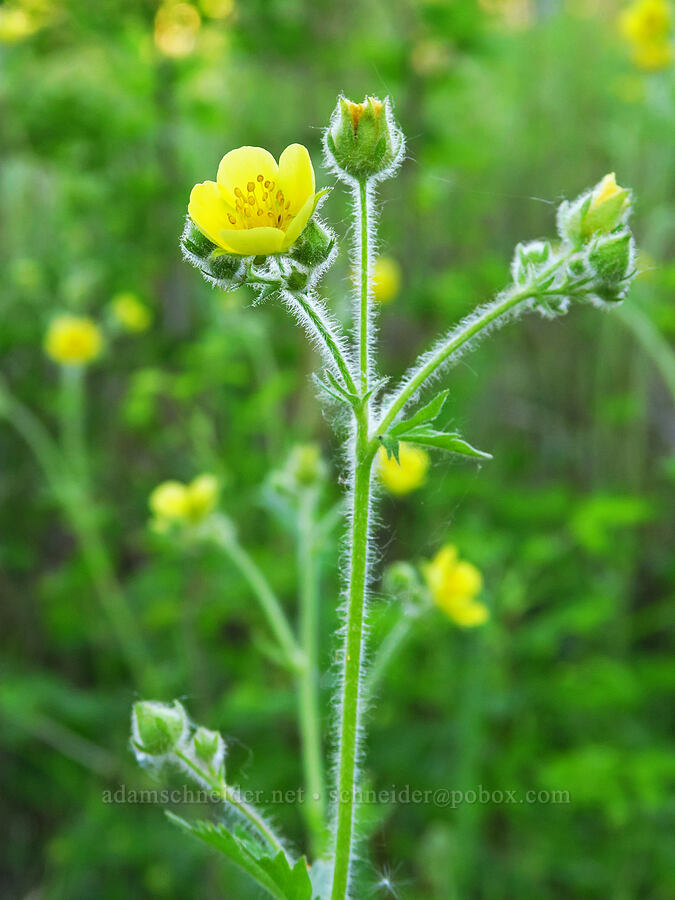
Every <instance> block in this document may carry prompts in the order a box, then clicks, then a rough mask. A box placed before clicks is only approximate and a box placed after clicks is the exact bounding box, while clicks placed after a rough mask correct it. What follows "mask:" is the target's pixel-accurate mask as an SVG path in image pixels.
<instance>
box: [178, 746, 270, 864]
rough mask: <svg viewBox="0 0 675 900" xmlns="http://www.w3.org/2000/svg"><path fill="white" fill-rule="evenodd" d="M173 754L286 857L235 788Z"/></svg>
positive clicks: (265, 825) (268, 827)
mask: <svg viewBox="0 0 675 900" xmlns="http://www.w3.org/2000/svg"><path fill="white" fill-rule="evenodd" d="M175 752H176V757H177V758H178V759H180V760H181V762H182V763H184V764H185V765H186V766H187V768H188V769H189V770H190V771H191V772H193V773H194V774H195V775H196V776H197V778H198V779H199V780H200V781H205V782H206V783H207V784H208V785H209V787H210V788H211V789H212V790H213V791H215V793H217V794H220V796H221V797H222V798H223V802H224V803H229V804H230V806H232V807H233V808H234V809H236V810H237V812H238V813H239V814H240V815H241V816H243V818H245V819H246V821H247V822H248V823H249V824H250V825H252V826H253V828H254V829H255V830H256V831H257V832H258V834H259V835H260V836H261V837H262V838H263V839H264V840H265V841H266V843H268V844H269V845H270V847H272V849H274V850H276V851H277V853H283V854H284V855H285V856H286V855H287V854H286V850H285V848H284V845H283V844H282V842H281V840H280V839H279V838H278V837H277V835H276V834H275V833H274V831H273V830H272V828H271V827H270V826H269V825H268V823H267V822H266V821H265V819H264V818H263V816H262V815H261V814H260V813H259V812H258V810H257V809H256V808H255V807H254V806H251V804H250V803H246V801H244V800H242V799H241V797H240V796H239V791H237V790H236V788H233V787H231V786H230V785H229V784H226V782H225V779H224V778H222V777H216V776H214V775H213V774H212V773H210V772H205V771H204V770H203V769H200V768H199V766H198V765H196V764H195V763H194V762H193V760H191V759H190V757H189V756H186V754H185V753H182V752H181V751H180V750H176V751H175Z"/></svg>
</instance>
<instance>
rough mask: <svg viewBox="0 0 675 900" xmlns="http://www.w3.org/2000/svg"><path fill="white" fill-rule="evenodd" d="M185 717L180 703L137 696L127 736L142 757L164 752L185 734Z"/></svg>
mask: <svg viewBox="0 0 675 900" xmlns="http://www.w3.org/2000/svg"><path fill="white" fill-rule="evenodd" d="M187 729H188V720H187V715H186V713H185V710H184V709H183V707H182V705H181V704H180V703H179V702H178V701H177V700H174V702H173V703H159V702H158V701H155V700H141V701H139V702H138V703H134V706H133V710H132V714H131V736H132V741H133V744H134V747H135V749H136V751H137V754H138V753H140V754H141V755H142V756H144V757H146V756H147V757H158V756H166V755H167V754H168V753H171V752H172V751H173V750H175V749H176V747H177V746H178V745H179V744H180V743H181V741H182V740H183V739H184V738H185V736H186V734H187Z"/></svg>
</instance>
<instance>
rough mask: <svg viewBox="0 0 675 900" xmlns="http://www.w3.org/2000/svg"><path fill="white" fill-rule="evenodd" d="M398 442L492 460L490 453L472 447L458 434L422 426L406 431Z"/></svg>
mask: <svg viewBox="0 0 675 900" xmlns="http://www.w3.org/2000/svg"><path fill="white" fill-rule="evenodd" d="M400 440H402V441H405V442H406V443H408V444H419V445H420V446H422V447H437V448H438V449H439V450H447V451H448V452H449V453H460V454H461V455H462V456H472V457H474V458H476V459H492V454H491V453H486V452H485V451H484V450H478V449H477V448H476V447H472V446H471V444H469V443H468V442H467V441H465V440H464V439H463V438H461V437H460V436H459V434H446V433H445V432H442V431H434V429H433V428H425V427H424V426H422V427H420V428H415V429H413V430H412V431H407V432H406V433H405V434H404V435H401V437H400Z"/></svg>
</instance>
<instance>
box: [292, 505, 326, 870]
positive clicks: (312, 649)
mask: <svg viewBox="0 0 675 900" xmlns="http://www.w3.org/2000/svg"><path fill="white" fill-rule="evenodd" d="M315 510H316V491H315V490H314V489H312V488H308V489H305V490H303V491H302V493H301V495H300V509H299V514H298V579H299V587H300V643H301V645H302V649H303V650H304V653H305V658H306V665H305V666H304V668H303V669H302V670H301V671H300V672H299V673H298V714H299V719H300V733H301V737H302V757H303V769H304V777H305V790H306V792H307V796H306V802H305V804H304V806H303V810H304V812H305V817H306V819H307V826H308V828H309V831H310V835H311V839H312V850H313V853H314V856H315V857H320V856H321V855H322V854H323V850H324V847H325V841H326V831H325V792H324V777H323V760H322V749H321V722H320V696H319V659H318V656H319V653H318V651H319V642H318V637H319V597H318V584H317V580H318V579H317V566H316V548H315V542H314V530H315Z"/></svg>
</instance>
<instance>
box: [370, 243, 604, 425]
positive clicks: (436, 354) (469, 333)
mask: <svg viewBox="0 0 675 900" xmlns="http://www.w3.org/2000/svg"><path fill="white" fill-rule="evenodd" d="M573 253H574V251H573V250H569V251H568V252H567V253H566V255H564V256H560V257H558V258H556V259H555V260H554V262H553V263H552V264H551V265H550V266H548V268H546V269H544V270H543V271H542V272H539V273H538V274H537V276H536V280H535V281H534V282H531V283H529V284H526V285H524V286H520V285H513V286H512V287H511V288H510V289H509V290H507V291H505V292H504V293H503V294H502V295H501V296H499V297H497V299H496V300H493V301H492V303H489V304H488V305H487V306H485V307H484V308H483V309H482V310H481V312H480V313H479V314H474V315H471V316H469V317H468V318H467V319H465V320H464V322H460V323H459V325H458V326H457V328H455V329H453V330H452V332H451V333H450V334H449V335H448V337H447V338H446V339H445V340H443V341H441V342H440V343H439V344H438V345H437V347H436V348H435V349H432V350H431V352H429V353H428V354H426V355H425V356H423V357H422V359H423V360H426V361H425V362H423V363H422V364H421V365H419V364H418V366H417V367H416V368H415V369H413V370H412V372H411V373H410V374H409V375H408V376H407V378H405V379H404V381H403V384H402V386H401V388H400V389H399V392H398V394H396V396H395V397H394V399H393V400H392V402H391V403H390V405H389V407H388V409H387V410H386V412H385V414H384V416H383V418H382V420H381V421H380V423H379V425H378V426H377V428H376V431H375V433H376V434H383V433H384V432H385V431H386V430H387V428H389V426H390V425H391V424H392V422H393V421H394V419H395V418H396V416H397V415H398V414H399V413H400V412H401V410H402V409H403V407H404V406H405V405H406V403H408V402H409V401H410V400H412V398H413V397H414V396H415V394H416V393H417V392H418V391H419V389H420V388H421V387H422V385H423V384H424V382H425V381H427V379H428V378H430V377H431V376H432V375H433V374H434V372H435V371H436V370H437V369H438V368H439V367H440V366H442V365H443V363H445V362H446V361H447V360H449V359H450V357H452V355H453V354H454V353H456V352H457V351H458V350H460V349H461V348H462V347H463V346H464V345H465V344H466V343H468V342H469V341H470V340H472V339H473V338H475V337H477V336H478V335H479V334H480V333H481V331H484V330H485V329H486V328H489V327H490V325H494V324H497V323H499V322H500V320H501V323H503V322H505V321H507V320H508V313H509V312H511V310H513V309H514V308H515V307H516V306H518V305H519V304H520V303H523V302H524V301H525V300H529V299H531V298H532V297H547V296H558V295H560V294H561V293H565V292H566V291H567V292H569V293H572V292H573V291H574V290H577V291H581V292H582V293H583V291H582V289H583V288H584V287H585V284H586V282H587V281H588V279H587V278H577V279H575V280H574V281H573V282H566V283H565V284H563V285H557V286H555V287H551V288H550V289H549V288H548V287H545V286H544V285H548V284H550V276H551V275H553V274H554V273H555V271H556V269H559V268H560V267H561V266H563V265H564V264H565V263H566V262H567V261H568V259H569V257H570V256H572V255H573Z"/></svg>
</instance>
